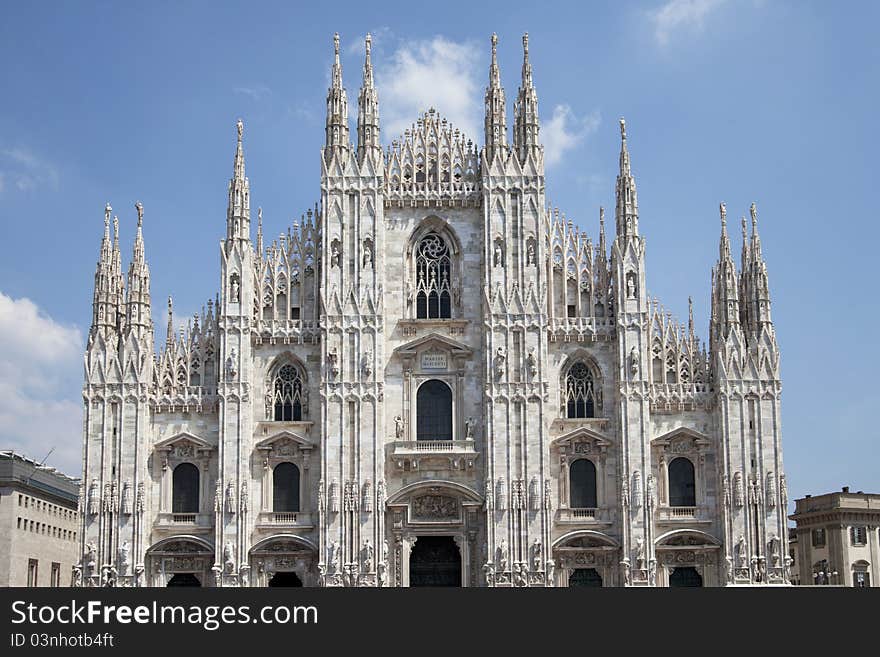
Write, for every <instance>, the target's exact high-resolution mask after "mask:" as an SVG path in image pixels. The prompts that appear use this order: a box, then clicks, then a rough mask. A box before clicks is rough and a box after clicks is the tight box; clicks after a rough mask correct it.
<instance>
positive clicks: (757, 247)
mask: <svg viewBox="0 0 880 657" xmlns="http://www.w3.org/2000/svg"><path fill="white" fill-rule="evenodd" d="M749 214H751V215H752V254H751V255H752V260H753V261H755V262H757V261H759V260H762V255H761V236H760V235H758V207H757V206H756V205H755V203H754V202H753V203H752V204H751V205H750V206H749ZM743 221H745V219H743ZM743 237H745V233H743Z"/></svg>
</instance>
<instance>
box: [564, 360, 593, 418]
mask: <svg viewBox="0 0 880 657" xmlns="http://www.w3.org/2000/svg"><path fill="white" fill-rule="evenodd" d="M564 390H565V392H564V394H565V399H564V400H563V405H564V407H565V414H566V417H569V418H580V417H584V418H586V417H595V416H596V415H595V410H596V407H595V403H594V392H593V373H592V372H591V371H590V368H589V367H587V365H586V363H583V362H577V363H575V364H574V365H572V366H571V368H570V369H569V370H568V374H567V375H566V377H565V389H564Z"/></svg>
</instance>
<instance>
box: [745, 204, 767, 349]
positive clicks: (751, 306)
mask: <svg viewBox="0 0 880 657" xmlns="http://www.w3.org/2000/svg"><path fill="white" fill-rule="evenodd" d="M749 213H750V214H751V217H752V238H751V244H749V247H748V254H749V255H748V266H743V271H742V282H741V286H742V302H743V310H744V315H745V319H744V323H745V324H746V326H747V327H748V329H749V333H750V334H752V335H757V334H758V333H759V332H760V331H761V329H763V328H765V327H768V326H770V325H771V324H772V320H771V318H770V285H769V278H768V276H767V264H766V263H765V262H764V256H763V254H762V253H761V237H760V235H759V234H758V209H757V207H756V206H755V204H754V203H752V205H751V207H750V208H749ZM743 221H744V222H745V220H743ZM743 231H744V233H743V251H744V252H745V251H746V246H745V228H744V229H743Z"/></svg>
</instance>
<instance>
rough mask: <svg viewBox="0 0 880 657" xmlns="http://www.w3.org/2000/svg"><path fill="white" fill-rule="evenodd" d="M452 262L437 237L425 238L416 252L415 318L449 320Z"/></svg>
mask: <svg viewBox="0 0 880 657" xmlns="http://www.w3.org/2000/svg"><path fill="white" fill-rule="evenodd" d="M451 278H452V258H451V254H450V251H449V245H448V244H447V243H446V240H444V239H443V238H442V237H441V236H440V235H438V234H437V233H434V232H431V233H428V234H427V235H425V236H424V237H423V238H422V240H421V241H420V242H419V245H418V247H417V248H416V318H417V319H449V318H450V317H452V288H451Z"/></svg>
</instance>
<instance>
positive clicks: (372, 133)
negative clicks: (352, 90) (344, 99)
mask: <svg viewBox="0 0 880 657" xmlns="http://www.w3.org/2000/svg"><path fill="white" fill-rule="evenodd" d="M372 46H373V38H372V37H371V36H370V35H369V34H367V38H366V41H365V43H364V49H365V51H366V54H365V56H364V81H363V84H362V85H361V91H360V94H358V161H359V162H360V163H361V164H363V162H364V158H365V157H366V156H367V154H368V153H369V154H371V155H373V156H374V157H378V158H380V159H381V157H382V147H381V145H380V144H379V95H378V93H377V92H376V87H375V85H374V84H373V62H372V60H371V58H370V54H371V50H372Z"/></svg>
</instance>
